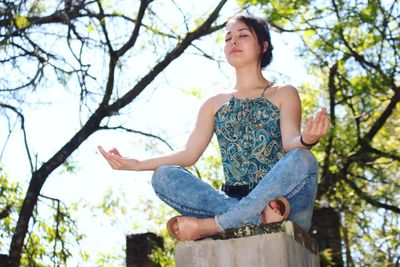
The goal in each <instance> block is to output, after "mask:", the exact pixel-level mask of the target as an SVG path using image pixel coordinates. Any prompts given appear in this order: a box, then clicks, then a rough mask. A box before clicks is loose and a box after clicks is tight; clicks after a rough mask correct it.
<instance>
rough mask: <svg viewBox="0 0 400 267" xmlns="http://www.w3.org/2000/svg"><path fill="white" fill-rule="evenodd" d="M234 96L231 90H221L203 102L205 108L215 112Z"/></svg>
mask: <svg viewBox="0 0 400 267" xmlns="http://www.w3.org/2000/svg"><path fill="white" fill-rule="evenodd" d="M231 97H232V94H231V92H221V93H217V94H215V95H212V96H210V97H209V98H207V99H206V100H205V102H204V103H203V108H206V109H207V110H208V111H210V112H212V114H215V113H216V112H217V110H218V109H219V108H220V107H221V106H222V105H223V104H224V103H226V102H227V101H229V99H230V98H231Z"/></svg>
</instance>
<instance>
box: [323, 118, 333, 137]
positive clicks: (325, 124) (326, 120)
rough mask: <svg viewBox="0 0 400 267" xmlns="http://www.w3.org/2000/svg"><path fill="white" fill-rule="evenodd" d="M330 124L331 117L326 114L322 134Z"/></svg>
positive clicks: (327, 129)
mask: <svg viewBox="0 0 400 267" xmlns="http://www.w3.org/2000/svg"><path fill="white" fill-rule="evenodd" d="M330 126H331V118H330V117H329V116H327V117H326V119H325V123H324V128H323V130H322V132H323V134H324V135H325V134H326V133H327V132H328V131H329V128H330Z"/></svg>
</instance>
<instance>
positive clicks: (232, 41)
mask: <svg viewBox="0 0 400 267" xmlns="http://www.w3.org/2000/svg"><path fill="white" fill-rule="evenodd" d="M231 45H234V46H236V45H238V41H237V40H236V38H234V37H232V39H231Z"/></svg>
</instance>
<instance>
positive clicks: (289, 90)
mask: <svg viewBox="0 0 400 267" xmlns="http://www.w3.org/2000/svg"><path fill="white" fill-rule="evenodd" d="M276 92H277V94H279V95H281V94H283V95H286V96H287V94H295V95H298V94H299V93H298V91H297V88H296V87H294V86H293V85H291V84H277V85H276Z"/></svg>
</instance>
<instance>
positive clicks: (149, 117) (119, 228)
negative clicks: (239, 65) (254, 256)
mask: <svg viewBox="0 0 400 267" xmlns="http://www.w3.org/2000/svg"><path fill="white" fill-rule="evenodd" d="M184 2H185V1H182V3H184ZM200 2H201V3H202V4H204V5H207V4H208V6H211V5H212V3H215V1H204V2H203V1H200ZM210 3H211V4H210ZM234 8H235V4H234V1H230V2H229V3H228V6H227V7H226V8H225V9H224V12H228V11H229V10H233V9H234ZM272 41H273V44H274V48H275V50H274V60H273V63H272V64H271V66H269V67H268V68H267V70H266V71H264V74H265V75H266V77H274V78H275V79H276V80H277V82H290V83H291V84H293V85H294V86H296V87H298V86H299V85H301V84H302V83H304V82H306V81H307V79H308V78H307V77H308V76H307V73H306V69H305V67H306V66H304V63H302V61H301V59H300V58H298V57H296V55H295V47H296V46H297V45H298V44H299V40H298V39H296V38H295V37H293V36H291V35H287V34H286V35H283V34H277V33H274V32H272ZM209 45H210V48H211V47H212V49H215V45H217V49H216V50H217V51H218V49H219V54H218V57H219V58H221V59H222V58H223V43H217V44H215V42H212V40H210V43H209ZM206 46H208V44H206ZM233 85H234V73H233V69H232V68H230V66H229V65H228V64H227V63H223V64H222V65H221V69H220V68H218V66H217V65H216V64H215V62H212V61H209V60H207V59H205V58H203V57H201V56H198V55H184V56H182V57H181V58H179V59H177V60H176V61H175V62H173V64H171V65H170V66H169V67H168V68H167V70H166V71H165V72H163V73H162V75H161V76H160V77H159V78H158V79H157V80H156V81H155V84H154V86H152V87H151V88H148V89H146V90H145V91H144V92H143V93H142V94H141V95H140V97H139V98H138V99H136V100H135V101H134V102H133V103H132V106H133V109H132V110H131V111H130V113H129V114H128V116H126V117H125V119H126V118H127V119H126V120H127V121H126V124H127V125H130V126H132V128H134V129H135V130H140V131H145V132H149V133H153V134H157V135H160V136H161V137H163V138H165V139H166V140H168V141H169V142H170V143H171V144H172V145H173V147H174V148H178V147H180V146H182V145H183V144H184V143H185V142H186V138H187V137H188V134H189V133H190V131H191V128H192V127H193V125H194V123H195V118H196V114H197V110H198V108H199V106H200V105H201V103H202V101H204V99H205V98H206V97H207V96H208V95H210V94H213V93H216V92H218V91H222V90H227V89H230V88H232V87H233ZM193 88H196V89H198V90H200V91H202V92H203V95H202V97H200V98H197V97H194V96H191V95H187V94H184V93H183V92H184V91H187V90H191V89H193ZM43 93H44V94H46V99H49V100H50V99H51V102H52V103H53V105H52V106H51V109H50V107H49V106H46V105H43V108H41V109H37V110H34V111H33V112H31V113H30V114H28V115H27V116H26V123H27V125H26V127H27V131H28V135H29V136H28V138H29V139H28V140H29V141H30V145H31V146H32V147H33V151H37V152H39V153H40V159H43V160H45V159H47V158H48V157H50V156H51V155H52V154H53V153H54V152H55V151H57V150H58V149H59V148H60V147H61V146H62V145H63V144H65V142H66V141H67V140H69V139H70V138H71V136H72V135H73V134H74V133H75V132H76V131H77V129H79V127H80V125H79V121H78V120H77V118H78V117H79V115H78V112H79V109H78V103H77V101H76V98H75V97H74V96H73V95H71V94H70V92H68V90H65V88H63V87H61V86H60V88H51V89H49V90H45V91H43ZM39 98H40V97H38V99H39ZM49 123H51V125H49ZM49 126H50V127H49ZM0 129H1V130H0V140H5V136H6V134H7V132H6V131H5V129H6V125H5V121H3V120H1V121H0ZM21 140H22V136H21V132H20V131H16V132H15V133H13V134H12V135H11V137H10V140H9V142H8V143H7V146H6V148H5V151H4V155H3V158H2V159H1V164H2V165H3V166H4V170H5V172H6V173H8V175H9V177H10V178H11V179H13V180H15V181H20V182H24V183H26V182H27V181H28V179H29V178H30V176H29V168H28V163H27V161H26V157H25V156H24V155H25V149H24V147H23V144H22V142H21ZM148 141H149V139H146V138H143V137H142V136H139V135H135V134H126V133H119V132H113V131H101V132H97V133H95V134H94V135H93V136H91V137H90V138H89V139H88V140H87V141H85V142H84V143H83V144H82V145H81V147H80V148H79V150H78V151H76V152H75V153H74V154H73V155H72V157H71V158H70V159H69V160H71V161H72V164H73V165H75V166H76V168H75V170H74V172H73V173H70V172H66V171H65V169H64V168H62V167H60V168H58V169H57V170H56V171H55V172H54V173H53V174H52V175H51V176H50V177H49V178H48V180H47V182H46V183H45V185H44V187H43V189H42V194H44V195H47V196H50V197H53V198H58V199H61V200H62V201H63V202H64V203H65V204H66V205H67V206H70V205H72V204H73V203H80V204H81V206H85V205H84V203H87V204H88V205H97V204H98V203H100V202H101V201H102V199H103V196H104V193H106V192H108V191H109V190H110V189H111V190H113V191H114V192H116V193H117V194H118V193H119V194H121V195H124V196H125V199H124V201H125V203H126V205H128V206H129V207H132V208H137V209H139V210H140V201H139V200H140V199H141V198H145V199H152V200H154V201H156V203H161V202H159V200H158V198H157V197H156V196H155V194H154V192H153V190H152V188H151V185H150V180H151V174H152V172H128V171H115V170H112V169H111V168H110V167H109V165H108V164H107V163H106V161H105V160H104V159H103V158H102V157H101V156H100V155H99V153H98V152H97V149H96V147H97V145H102V146H103V147H105V148H106V149H109V148H112V147H117V148H118V149H119V150H120V151H121V153H122V154H123V155H125V156H132V157H137V158H141V159H143V158H148V157H151V156H154V150H152V149H148V148H149V142H148ZM2 142H3V141H2ZM156 144H158V145H159V146H157V147H156V149H157V150H159V151H160V152H167V151H169V150H168V148H167V147H166V146H165V145H163V144H161V143H159V142H158V143H156ZM0 145H3V144H2V143H1V144H0ZM150 145H151V144H150ZM39 166H40V163H39ZM74 215H75V216H76V219H77V221H78V230H79V232H81V233H84V234H85V235H86V238H85V239H84V241H82V243H81V248H83V249H85V250H88V251H90V253H91V255H96V254H97V253H100V252H113V251H116V253H121V248H122V247H123V245H124V243H125V234H129V233H132V232H140V231H141V229H135V230H133V228H132V225H133V224H136V223H139V224H140V223H141V224H145V223H146V221H145V216H143V214H141V213H140V212H133V213H131V215H130V216H127V218H118V220H119V223H118V224H117V225H112V223H111V222H110V221H109V219H107V218H104V217H95V218H94V217H93V214H92V212H91V211H90V210H89V209H88V208H83V207H82V208H81V209H79V210H78V211H76V212H75V213H74ZM131 220H134V222H133V221H131ZM0 253H7V251H0ZM122 256H124V255H122ZM124 260H125V259H124V258H123V259H122V262H123V261H124ZM71 266H72V265H71Z"/></svg>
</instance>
